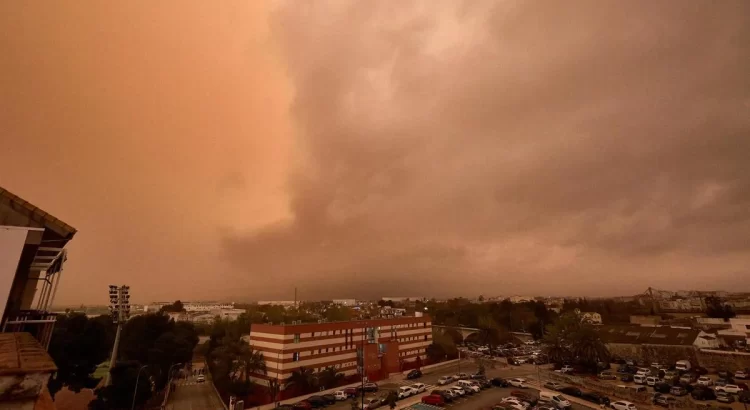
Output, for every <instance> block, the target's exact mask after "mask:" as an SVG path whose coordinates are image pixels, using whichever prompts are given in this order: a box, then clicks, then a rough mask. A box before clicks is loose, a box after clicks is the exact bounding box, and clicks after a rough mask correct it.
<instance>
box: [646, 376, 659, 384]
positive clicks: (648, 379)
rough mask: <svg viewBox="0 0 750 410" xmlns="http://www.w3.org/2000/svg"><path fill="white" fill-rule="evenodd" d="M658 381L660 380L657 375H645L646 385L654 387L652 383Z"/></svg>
mask: <svg viewBox="0 0 750 410" xmlns="http://www.w3.org/2000/svg"><path fill="white" fill-rule="evenodd" d="M659 381H660V380H659V378H658V377H654V376H648V377H646V385H647V386H651V387H654V385H655V384H656V383H659Z"/></svg>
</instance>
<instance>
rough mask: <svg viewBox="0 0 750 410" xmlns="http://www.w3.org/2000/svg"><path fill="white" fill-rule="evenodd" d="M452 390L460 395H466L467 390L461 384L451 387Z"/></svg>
mask: <svg viewBox="0 0 750 410" xmlns="http://www.w3.org/2000/svg"><path fill="white" fill-rule="evenodd" d="M450 389H451V391H453V392H454V393H456V394H458V395H459V396H466V394H467V393H466V390H464V389H463V387H461V386H457V385H453V386H451V387H450Z"/></svg>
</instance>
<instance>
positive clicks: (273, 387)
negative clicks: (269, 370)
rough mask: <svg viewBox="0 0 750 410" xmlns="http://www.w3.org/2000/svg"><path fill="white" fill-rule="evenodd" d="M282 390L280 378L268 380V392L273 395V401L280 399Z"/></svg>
mask: <svg viewBox="0 0 750 410" xmlns="http://www.w3.org/2000/svg"><path fill="white" fill-rule="evenodd" d="M280 390H281V384H280V383H279V379H269V380H268V393H269V394H270V395H271V401H272V402H276V401H277V400H278V399H279V397H278V396H279V391H280Z"/></svg>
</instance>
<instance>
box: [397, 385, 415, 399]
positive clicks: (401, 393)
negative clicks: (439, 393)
mask: <svg viewBox="0 0 750 410" xmlns="http://www.w3.org/2000/svg"><path fill="white" fill-rule="evenodd" d="M415 394H417V391H416V390H414V388H413V387H411V386H401V387H399V388H398V398H399V399H405V398H407V397H411V396H413V395H415Z"/></svg>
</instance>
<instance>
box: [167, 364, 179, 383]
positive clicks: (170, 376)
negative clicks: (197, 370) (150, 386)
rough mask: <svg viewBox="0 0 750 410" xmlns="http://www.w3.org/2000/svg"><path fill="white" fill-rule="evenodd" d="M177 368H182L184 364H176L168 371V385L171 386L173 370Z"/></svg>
mask: <svg viewBox="0 0 750 410" xmlns="http://www.w3.org/2000/svg"><path fill="white" fill-rule="evenodd" d="M175 366H182V363H175V364H173V365H171V366H169V371H167V383H169V384H171V383H170V381H171V380H172V369H174V367H175Z"/></svg>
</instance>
